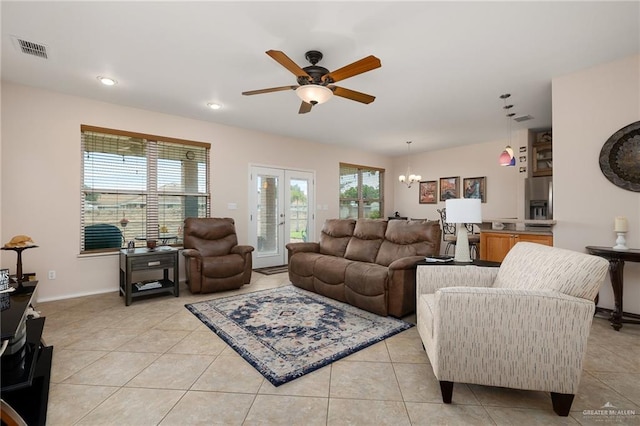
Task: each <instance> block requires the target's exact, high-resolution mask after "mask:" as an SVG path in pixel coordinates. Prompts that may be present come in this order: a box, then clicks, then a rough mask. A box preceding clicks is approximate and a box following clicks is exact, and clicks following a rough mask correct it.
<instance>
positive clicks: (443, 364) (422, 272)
mask: <svg viewBox="0 0 640 426" xmlns="http://www.w3.org/2000/svg"><path fill="white" fill-rule="evenodd" d="M607 270H608V263H607V261H606V260H604V259H602V258H599V257H595V256H591V255H587V254H584V253H578V252H574V251H570V250H565V249H560V248H555V247H548V246H544V245H540V244H533V243H526V242H521V243H518V244H516V245H515V246H514V247H513V248H512V249H511V251H510V252H509V253H508V254H507V256H506V258H505V259H504V261H503V263H502V264H501V266H500V267H499V268H496V267H480V266H471V265H469V266H456V265H442V266H441V265H435V266H431V265H425V266H419V267H418V268H417V277H416V292H417V300H416V303H417V306H416V319H417V329H418V333H419V334H420V338H421V339H422V342H423V345H424V347H425V350H426V352H427V355H428V357H429V360H430V362H431V366H432V368H433V372H434V374H435V376H436V378H437V379H438V380H439V381H440V389H441V392H442V400H443V402H445V403H447V404H448V403H451V400H452V394H453V383H454V382H458V383H472V384H479V385H487V386H499V387H506V388H515V389H526V390H536V391H545V392H550V393H551V400H552V405H553V409H554V411H555V412H556V413H557V414H559V415H561V416H567V415H568V414H569V410H570V409H571V404H572V402H573V397H574V395H575V394H576V392H577V390H578V385H579V383H580V375H581V372H582V362H583V358H584V355H585V351H586V346H587V338H588V336H589V331H590V330H591V322H592V318H593V314H594V310H595V305H594V303H593V300H594V298H595V297H596V295H597V294H598V289H599V288H600V285H601V284H602V282H603V280H604V277H605V275H606V272H607Z"/></svg>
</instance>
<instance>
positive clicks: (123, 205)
mask: <svg viewBox="0 0 640 426" xmlns="http://www.w3.org/2000/svg"><path fill="white" fill-rule="evenodd" d="M81 132H82V147H81V150H82V168H81V170H82V177H81V184H82V187H81V200H82V201H81V223H80V251H81V252H92V251H113V250H116V249H119V248H120V247H123V246H124V244H125V242H127V241H134V242H135V244H136V246H141V247H143V246H145V245H146V242H145V240H146V239H156V240H158V241H159V243H160V244H167V245H179V244H181V243H182V225H183V222H184V219H185V218H186V217H208V216H209V211H210V194H209V150H210V144H208V143H202V142H191V141H184V140H179V139H174V138H165V137H160V136H153V135H144V134H139V133H131V132H125V131H120V130H112V129H104V128H99V127H91V126H85V125H83V126H81Z"/></svg>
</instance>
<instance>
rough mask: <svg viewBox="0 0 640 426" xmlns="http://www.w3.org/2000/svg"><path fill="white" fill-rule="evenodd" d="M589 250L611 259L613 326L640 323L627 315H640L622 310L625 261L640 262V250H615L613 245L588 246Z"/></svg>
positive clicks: (620, 326) (611, 319)
mask: <svg viewBox="0 0 640 426" xmlns="http://www.w3.org/2000/svg"><path fill="white" fill-rule="evenodd" d="M586 249H587V252H589V254H593V255H595V256H600V257H603V258H605V259H607V260H608V261H609V277H610V278H611V286H612V287H613V299H614V305H615V306H614V310H613V312H612V313H611V318H610V321H611V327H613V329H614V330H616V331H620V329H621V328H622V323H628V324H640V321H638V320H633V319H629V318H624V316H627V317H634V318H640V316H639V315H634V314H628V313H626V312H624V311H623V310H622V296H623V284H624V280H623V271H624V262H625V261H626V262H640V250H638V249H628V250H614V249H613V248H611V247H598V246H587V247H586Z"/></svg>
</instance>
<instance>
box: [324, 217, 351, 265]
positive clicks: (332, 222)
mask: <svg viewBox="0 0 640 426" xmlns="http://www.w3.org/2000/svg"><path fill="white" fill-rule="evenodd" d="M355 225H356V221H355V220H353V219H328V220H326V221H325V222H324V225H323V226H322V231H321V232H320V253H322V254H328V255H330V256H337V257H344V253H345V251H346V249H347V244H349V240H350V239H351V236H352V235H353V229H354V228H355Z"/></svg>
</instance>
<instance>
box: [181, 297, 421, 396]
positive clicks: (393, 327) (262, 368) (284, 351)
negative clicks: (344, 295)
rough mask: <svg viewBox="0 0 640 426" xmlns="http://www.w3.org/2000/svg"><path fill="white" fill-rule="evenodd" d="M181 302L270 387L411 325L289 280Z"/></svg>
mask: <svg viewBox="0 0 640 426" xmlns="http://www.w3.org/2000/svg"><path fill="white" fill-rule="evenodd" d="M185 307H186V308H187V309H189V311H191V312H192V313H193V314H194V315H195V316H197V317H198V318H199V319H200V320H201V321H202V322H203V323H204V324H206V325H207V326H208V327H209V328H210V329H211V330H212V331H213V332H214V333H216V334H217V335H218V336H220V337H221V338H222V339H223V340H224V341H225V342H227V344H229V345H230V346H231V347H232V348H233V349H234V350H235V351H236V352H238V353H239V354H240V355H241V356H242V357H243V358H244V359H245V360H246V361H247V362H249V363H250V364H251V365H252V366H253V367H254V368H255V369H256V370H258V371H259V372H260V373H261V374H262V375H263V376H264V377H265V378H266V379H267V380H269V381H270V382H271V383H272V384H273V385H274V386H279V385H282V384H284V383H287V382H289V381H291V380H293V379H295V378H298V377H300V376H303V375H305V374H307V373H310V372H312V371H314V370H317V369H319V368H321V367H324V366H325V365H328V364H330V363H332V362H333V361H336V360H338V359H341V358H344V357H346V356H347V355H350V354H352V353H354V352H357V351H359V350H361V349H364V348H366V347H368V346H370V345H373V344H374V343H377V342H380V341H382V340H384V339H386V338H387V337H390V336H393V335H394V334H397V333H399V332H401V331H403V330H406V329H408V328H410V327H413V324H410V323H408V322H405V321H402V320H399V319H395V318H391V317H381V316H379V315H376V314H372V313H370V312H366V311H363V310H361V309H358V308H355V307H353V306H351V305H348V304H345V303H341V302H338V301H335V300H332V299H329V298H326V297H323V296H320V295H317V294H315V293H311V292H308V291H306V290H302V289H300V288H297V287H294V286H292V285H288V286H285V287H278V288H275V289H270V290H263V291H257V292H254V293H246V294H240V295H236V296H230V297H224V298H220V299H214V300H209V301H204V302H197V303H191V304H187V305H185Z"/></svg>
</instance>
